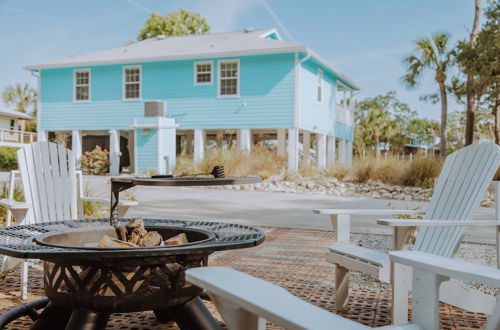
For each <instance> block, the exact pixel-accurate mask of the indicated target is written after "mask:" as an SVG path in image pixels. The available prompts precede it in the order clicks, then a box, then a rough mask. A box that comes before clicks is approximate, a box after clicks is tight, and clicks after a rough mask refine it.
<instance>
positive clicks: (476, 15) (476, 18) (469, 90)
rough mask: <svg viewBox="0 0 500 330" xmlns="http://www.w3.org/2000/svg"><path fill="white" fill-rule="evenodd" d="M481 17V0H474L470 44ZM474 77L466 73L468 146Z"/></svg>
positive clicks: (470, 142)
mask: <svg viewBox="0 0 500 330" xmlns="http://www.w3.org/2000/svg"><path fill="white" fill-rule="evenodd" d="M480 17H481V0H475V10H474V23H473V24H472V31H471V33H470V45H471V47H474V46H475V44H476V39H477V34H478V31H479V18H480ZM473 87H474V77H472V75H470V74H469V75H467V85H466V88H467V113H466V123H465V145H466V146H468V145H470V144H472V143H473V142H474V122H475V118H474V117H475V112H476V103H475V99H476V95H474V94H475V93H474V89H473Z"/></svg>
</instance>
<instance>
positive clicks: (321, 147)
mask: <svg viewBox="0 0 500 330" xmlns="http://www.w3.org/2000/svg"><path fill="white" fill-rule="evenodd" d="M316 137H317V139H318V141H317V143H316V147H317V150H316V154H317V155H318V168H320V169H321V168H325V167H326V135H325V134H317V135H316Z"/></svg>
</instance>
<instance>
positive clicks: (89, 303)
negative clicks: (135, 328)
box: [35, 226, 216, 313]
mask: <svg viewBox="0 0 500 330" xmlns="http://www.w3.org/2000/svg"><path fill="white" fill-rule="evenodd" d="M146 230H155V231H157V232H158V233H160V235H161V236H162V237H163V239H165V240H166V239H168V238H170V237H173V236H175V235H177V234H179V233H184V234H186V236H187V238H188V241H189V243H187V244H181V245H176V246H161V247H155V248H154V249H158V250H161V249H164V250H168V249H171V248H174V247H175V248H185V247H186V246H189V245H196V244H202V243H207V242H210V241H211V240H214V239H215V238H216V235H215V234H214V233H212V232H209V231H206V230H201V229H193V228H179V227H168V226H147V227H146ZM104 235H108V236H111V237H116V238H118V235H117V233H116V230H115V229H114V228H113V227H110V226H100V227H94V228H80V229H72V230H65V231H59V232H54V233H48V234H43V235H40V236H38V237H36V238H35V242H36V243H37V244H40V245H45V246H51V247H56V248H66V249H68V248H69V249H71V248H78V249H84V250H114V251H116V252H118V253H117V257H118V258H115V259H113V258H104V259H103V260H101V261H99V260H96V259H91V260H89V259H86V258H82V256H80V257H73V258H67V259H62V260H61V259H58V260H54V261H44V263H43V267H44V283H45V293H46V295H47V297H48V298H49V299H50V301H51V302H52V303H54V304H56V305H59V306H66V307H68V306H69V307H71V308H72V309H75V308H85V309H89V310H95V311H101V312H109V313H111V312H132V311H141V310H161V309H168V308H172V307H175V306H179V305H182V304H184V303H186V302H187V301H189V300H191V299H192V298H194V297H196V296H198V295H199V294H200V293H201V289H199V288H197V287H195V286H193V285H191V284H190V283H187V282H186V281H185V279H184V272H185V270H186V269H189V268H192V267H201V266H203V265H205V264H206V262H207V260H208V255H209V254H211V253H212V251H211V250H206V251H205V252H204V253H195V254H179V255H166V256H156V257H154V258H151V257H145V258H144V257H138V256H134V255H131V256H130V255H129V256H127V257H120V256H119V251H120V250H131V249H129V248H124V249H117V248H114V249H110V248H99V247H96V245H97V243H98V242H99V241H100V239H101V238H102V237H103V236H104ZM133 249H135V250H142V249H145V248H133ZM149 249H152V248H149ZM127 252H128V251H127Z"/></svg>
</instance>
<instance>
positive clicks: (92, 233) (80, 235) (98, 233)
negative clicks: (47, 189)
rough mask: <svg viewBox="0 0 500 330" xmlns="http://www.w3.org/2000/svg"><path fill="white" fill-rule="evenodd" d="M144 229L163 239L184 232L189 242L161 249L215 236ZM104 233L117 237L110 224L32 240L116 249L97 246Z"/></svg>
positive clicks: (186, 230)
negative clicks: (157, 234)
mask: <svg viewBox="0 0 500 330" xmlns="http://www.w3.org/2000/svg"><path fill="white" fill-rule="evenodd" d="M146 230H147V231H157V232H158V233H159V234H160V235H161V236H162V238H163V240H167V239H169V238H171V237H174V236H176V235H178V234H181V233H184V234H186V237H187V239H188V241H189V243H185V244H178V245H165V246H162V247H161V248H162V249H168V248H172V247H180V246H187V245H194V244H201V243H206V242H210V241H211V240H213V239H215V237H216V236H215V234H214V233H212V232H209V231H206V230H201V229H193V228H179V227H169V226H147V227H146ZM105 235H108V236H110V237H112V238H116V239H119V237H118V233H117V230H116V229H115V228H113V227H111V226H102V227H95V228H80V229H73V230H66V231H60V232H55V233H47V234H43V235H39V236H37V237H36V238H35V239H34V240H35V242H36V243H37V244H40V245H46V246H52V247H59V248H78V249H91V250H109V249H111V250H116V248H106V247H97V244H98V243H99V241H100V240H101V239H102V238H103V237H104V236H105ZM139 249H143V248H139Z"/></svg>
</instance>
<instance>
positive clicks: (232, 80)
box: [218, 60, 240, 97]
mask: <svg viewBox="0 0 500 330" xmlns="http://www.w3.org/2000/svg"><path fill="white" fill-rule="evenodd" d="M239 66H240V62H239V60H231V61H220V62H219V95H218V96H219V97H239V96H240V78H239Z"/></svg>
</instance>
